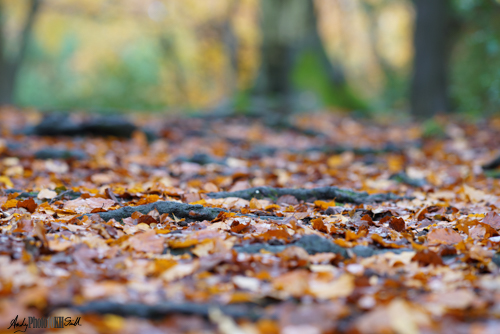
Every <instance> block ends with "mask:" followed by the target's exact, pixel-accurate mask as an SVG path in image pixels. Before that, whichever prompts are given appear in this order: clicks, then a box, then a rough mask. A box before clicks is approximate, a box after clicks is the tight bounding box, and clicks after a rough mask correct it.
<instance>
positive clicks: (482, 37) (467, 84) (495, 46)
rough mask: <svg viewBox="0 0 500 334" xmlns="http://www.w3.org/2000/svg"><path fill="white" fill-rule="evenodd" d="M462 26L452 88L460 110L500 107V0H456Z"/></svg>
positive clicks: (483, 110)
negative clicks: (498, 0) (499, 0)
mask: <svg viewBox="0 0 500 334" xmlns="http://www.w3.org/2000/svg"><path fill="white" fill-rule="evenodd" d="M455 5H456V7H455V8H456V10H457V14H458V15H459V20H461V25H462V27H463V29H462V30H461V34H460V38H459V40H458V43H457V46H456V48H455V50H454V51H455V52H454V54H453V64H452V73H451V92H452V95H453V98H454V101H455V103H456V106H457V108H458V110H459V111H462V112H466V113H470V114H475V113H482V114H483V115H484V114H491V113H494V112H499V111H500V20H498V17H499V15H500V4H499V3H498V2H495V1H492V0H488V1H470V0H460V1H456V2H455Z"/></svg>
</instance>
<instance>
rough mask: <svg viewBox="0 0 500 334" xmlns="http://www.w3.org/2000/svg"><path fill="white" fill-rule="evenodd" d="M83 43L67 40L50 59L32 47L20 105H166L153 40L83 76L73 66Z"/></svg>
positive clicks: (19, 92)
mask: <svg viewBox="0 0 500 334" xmlns="http://www.w3.org/2000/svg"><path fill="white" fill-rule="evenodd" d="M77 49H78V41H77V39H76V38H74V37H73V36H69V35H68V36H67V37H66V39H65V41H64V43H63V47H62V51H61V52H60V53H58V54H56V55H52V54H49V53H48V52H46V51H45V50H43V49H42V48H40V47H39V46H38V45H36V43H33V45H31V47H30V52H29V55H28V61H27V62H26V64H25V66H23V68H22V70H21V72H20V77H19V81H18V87H17V95H16V101H18V103H19V104H20V105H24V106H30V105H34V106H37V107H40V108H63V109H64V108H85V109H95V108H99V109H120V110H133V109H136V110H137V109H139V110H155V109H159V108H162V107H164V106H165V103H166V102H165V101H166V99H165V97H164V94H162V92H161V91H159V88H158V87H159V85H158V81H159V74H158V73H159V68H160V66H161V65H160V64H161V59H160V55H161V52H159V50H157V49H156V45H155V44H154V43H152V42H151V41H147V40H145V41H143V42H141V43H138V44H134V45H131V46H130V47H129V48H127V49H126V50H124V51H122V52H121V54H119V55H118V56H117V59H116V60H114V61H103V62H102V64H100V68H99V70H98V71H93V72H92V73H89V74H87V75H84V76H82V75H81V73H77V72H76V70H75V69H74V68H73V66H72V57H73V56H74V54H75V52H76V51H77Z"/></svg>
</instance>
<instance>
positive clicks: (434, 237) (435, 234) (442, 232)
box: [427, 228, 462, 245]
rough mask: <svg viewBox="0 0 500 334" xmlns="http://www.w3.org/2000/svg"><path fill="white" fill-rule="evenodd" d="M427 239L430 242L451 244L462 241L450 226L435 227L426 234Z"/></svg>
mask: <svg viewBox="0 0 500 334" xmlns="http://www.w3.org/2000/svg"><path fill="white" fill-rule="evenodd" d="M427 241H428V242H429V243H430V244H443V245H453V244H456V243H459V242H460V241H462V237H461V236H460V234H458V232H456V231H454V230H452V229H451V228H436V229H434V230H432V231H430V232H429V233H428V234H427Z"/></svg>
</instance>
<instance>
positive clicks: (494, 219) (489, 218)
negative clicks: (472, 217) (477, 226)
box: [483, 212, 500, 230]
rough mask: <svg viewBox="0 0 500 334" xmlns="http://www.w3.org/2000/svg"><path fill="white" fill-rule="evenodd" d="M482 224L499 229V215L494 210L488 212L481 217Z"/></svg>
mask: <svg viewBox="0 0 500 334" xmlns="http://www.w3.org/2000/svg"><path fill="white" fill-rule="evenodd" d="M483 223H484V224H488V225H490V226H491V227H493V228H494V229H496V230H499V229H500V215H498V214H497V213H496V212H490V213H488V214H487V215H486V217H484V219H483Z"/></svg>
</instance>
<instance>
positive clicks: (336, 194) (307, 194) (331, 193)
mask: <svg viewBox="0 0 500 334" xmlns="http://www.w3.org/2000/svg"><path fill="white" fill-rule="evenodd" d="M206 195H207V196H208V197H210V198H227V197H239V198H243V199H247V200H250V199H252V198H257V199H262V198H271V199H273V200H276V199H278V198H279V197H281V196H283V195H291V196H294V197H295V198H297V199H298V200H303V201H310V200H315V199H316V200H326V199H334V200H335V201H337V202H339V203H353V204H363V203H374V202H385V201H397V200H401V199H408V197H401V196H397V195H395V194H392V193H389V194H375V195H369V194H368V193H366V192H358V191H353V190H349V189H340V188H337V187H320V188H314V189H292V188H273V187H256V188H250V189H246V190H239V191H232V192H227V191H222V192H216V193H208V194H206Z"/></svg>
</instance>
